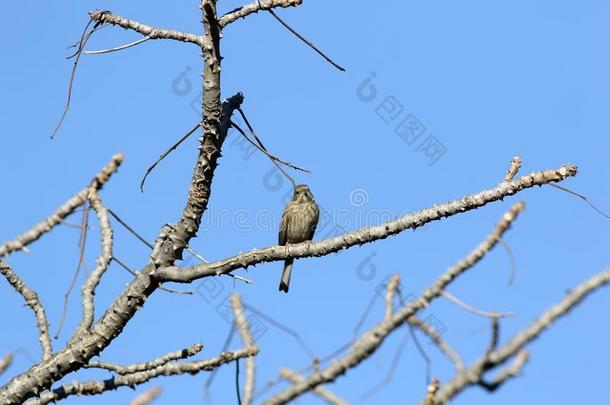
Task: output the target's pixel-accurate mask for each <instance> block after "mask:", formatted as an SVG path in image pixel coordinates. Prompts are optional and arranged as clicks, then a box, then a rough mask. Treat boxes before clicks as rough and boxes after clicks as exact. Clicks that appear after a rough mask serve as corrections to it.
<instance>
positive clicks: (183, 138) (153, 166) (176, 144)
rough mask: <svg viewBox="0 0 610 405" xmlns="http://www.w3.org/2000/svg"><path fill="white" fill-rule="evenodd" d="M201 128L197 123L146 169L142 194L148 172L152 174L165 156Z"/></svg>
mask: <svg viewBox="0 0 610 405" xmlns="http://www.w3.org/2000/svg"><path fill="white" fill-rule="evenodd" d="M200 126H201V123H197V125H195V126H194V127H193V128H192V129H190V130H189V131H188V132H187V133H186V134H184V135H183V136H182V138H180V139H179V140H178V142H176V143H175V144H173V145H172V146H170V147H169V149H167V150H166V151H165V152H163V153H162V154H161V156H159V159H157V161H156V162H155V163H153V164H152V166H150V167H149V168H148V169H146V173H145V174H144V177H142V181H141V182H140V191H141V192H142V193H143V192H144V183H145V182H146V178H147V177H148V175H149V174H150V172H152V171H153V170H154V168H155V167H157V165H158V164H159V163H161V161H162V160H163V159H165V157H166V156H167V155H169V154H170V153H172V151H173V150H175V149H176V148H177V147H178V146H180V144H181V143H182V142H184V141H185V140H186V139H187V138H188V137H189V136H191V135H193V133H194V132H195V131H197V128H199V127H200Z"/></svg>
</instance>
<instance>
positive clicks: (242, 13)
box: [218, 0, 303, 28]
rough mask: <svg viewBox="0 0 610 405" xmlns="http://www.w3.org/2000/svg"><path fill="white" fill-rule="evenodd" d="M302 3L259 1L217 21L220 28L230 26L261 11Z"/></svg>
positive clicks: (300, 0) (291, 0) (274, 0)
mask: <svg viewBox="0 0 610 405" xmlns="http://www.w3.org/2000/svg"><path fill="white" fill-rule="evenodd" d="M302 3H303V0H261V1H255V2H252V3H250V4H246V5H244V6H241V7H239V8H236V9H235V10H232V11H230V12H228V13H226V14H225V15H223V16H222V17H220V19H219V20H218V23H219V24H220V27H221V28H224V27H225V26H227V25H229V24H231V23H232V22H234V21H236V20H238V19H240V18H246V17H247V16H249V15H250V14H253V13H258V12H259V11H261V10H271V9H272V8H275V7H284V8H287V7H296V6H299V5H301V4H302Z"/></svg>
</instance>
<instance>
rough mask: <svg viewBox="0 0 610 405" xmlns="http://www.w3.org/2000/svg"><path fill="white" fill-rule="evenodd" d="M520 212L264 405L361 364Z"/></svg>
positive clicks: (511, 214)
mask: <svg viewBox="0 0 610 405" xmlns="http://www.w3.org/2000/svg"><path fill="white" fill-rule="evenodd" d="M523 208H524V205H523V203H517V204H515V205H514V206H513V207H512V208H511V209H510V210H509V211H508V212H506V213H505V214H504V216H503V217H502V219H501V220H500V221H499V222H498V224H497V225H496V226H495V228H494V230H493V231H492V233H491V234H490V235H489V236H488V237H487V239H485V240H484V241H483V242H482V243H481V244H479V246H477V247H476V248H475V249H474V250H473V251H472V252H470V253H469V254H468V255H467V256H466V257H465V258H464V259H462V260H460V261H459V262H457V263H456V264H455V265H454V266H452V267H450V268H449V269H448V270H447V271H445V273H444V274H442V275H441V277H439V278H438V279H437V280H436V281H435V282H434V283H433V284H432V285H431V286H430V287H428V288H427V289H426V290H424V292H423V294H422V295H421V296H420V297H419V298H417V299H415V300H413V301H411V302H410V303H408V304H407V305H405V306H403V307H402V308H401V309H400V310H399V311H398V312H397V313H396V314H395V315H394V316H393V317H392V318H391V319H389V320H383V321H382V322H380V323H378V324H377V325H375V326H374V327H373V328H372V329H370V330H369V331H368V332H366V333H365V334H364V335H363V336H362V337H360V338H359V339H358V340H356V342H355V343H354V345H353V346H352V349H351V351H350V352H349V353H348V354H346V355H345V356H343V357H342V358H340V359H338V360H337V361H335V362H334V363H333V364H331V365H330V366H328V367H327V368H326V369H324V370H321V371H319V372H317V373H314V374H313V375H311V376H310V377H308V378H306V379H304V380H303V381H302V382H301V383H298V384H295V385H293V386H292V387H290V388H288V389H286V390H284V391H281V392H279V393H277V394H275V395H274V396H272V397H271V398H270V399H269V400H267V401H265V402H264V403H263V404H264V405H279V404H285V403H287V402H289V401H291V400H293V399H295V398H297V397H299V396H301V395H302V394H304V393H306V392H308V391H311V390H312V389H314V388H315V387H317V386H319V385H321V384H326V383H329V382H332V381H334V380H335V379H336V378H337V377H339V376H340V375H342V374H344V373H346V372H347V370H349V369H351V368H354V367H356V366H358V365H359V364H360V363H362V362H363V361H364V360H366V359H367V358H369V357H370V356H371V355H372V354H373V353H374V352H375V351H376V350H377V349H378V348H379V347H380V346H381V344H382V343H383V342H384V340H385V339H386V338H387V337H388V336H389V335H390V333H392V332H393V331H394V330H396V329H398V328H399V327H401V326H402V325H403V324H404V323H405V322H408V320H409V319H410V318H411V317H412V316H414V315H415V314H417V312H419V311H420V310H422V309H424V308H425V307H427V306H428V305H430V303H431V302H432V301H433V300H434V299H436V298H438V297H439V296H440V295H441V292H442V291H443V290H444V289H445V288H446V287H447V286H448V285H449V284H450V283H451V282H452V281H453V280H455V279H456V278H457V277H459V276H460V275H462V274H463V273H464V272H465V271H466V270H468V269H470V268H472V267H473V266H474V265H475V264H476V263H478V262H479V261H480V260H481V259H482V258H483V257H484V256H485V255H486V254H487V253H488V252H489V251H490V250H491V249H493V248H494V246H496V244H497V243H498V240H499V239H500V238H501V237H502V235H503V234H504V232H506V231H507V230H508V228H509V227H510V225H511V223H512V222H513V221H514V220H515V219H516V217H517V216H518V215H519V213H520V212H521V211H522V210H523Z"/></svg>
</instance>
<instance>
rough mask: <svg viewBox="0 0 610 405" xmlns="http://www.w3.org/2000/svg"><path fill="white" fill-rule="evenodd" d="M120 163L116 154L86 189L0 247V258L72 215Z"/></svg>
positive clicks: (118, 154)
mask: <svg viewBox="0 0 610 405" xmlns="http://www.w3.org/2000/svg"><path fill="white" fill-rule="evenodd" d="M121 163H123V154H122V153H117V154H116V155H114V156H113V157H112V159H111V160H110V162H109V163H108V164H107V165H106V166H104V168H103V169H102V170H101V171H100V172H99V173H98V174H97V176H95V177H94V178H93V180H92V181H91V183H90V184H89V186H88V187H86V188H85V189H83V190H82V191H80V192H79V193H77V194H76V195H75V196H74V197H72V198H70V199H69V200H68V201H66V202H65V203H64V204H63V205H62V206H61V207H59V208H58V209H57V211H55V212H54V213H53V214H51V215H50V216H49V217H48V218H46V219H45V220H44V221H42V222H41V223H39V224H37V225H35V226H34V227H33V228H32V229H30V230H28V231H26V232H24V233H23V234H21V235H19V236H18V237H17V238H15V240H12V241H9V242H5V243H4V244H2V245H0V257H3V256H8V255H10V254H11V253H13V252H15V251H18V250H25V249H26V246H27V245H29V244H30V243H32V242H35V241H37V240H38V239H39V238H40V237H41V236H42V235H44V234H45V233H47V232H49V231H50V230H51V229H53V228H54V227H55V226H57V225H58V224H60V223H61V221H63V220H64V219H65V218H66V217H67V216H68V215H70V214H72V213H73V212H74V211H75V210H76V209H77V208H78V207H80V206H81V205H82V204H83V203H84V202H85V201H87V196H88V195H89V188H93V189H95V190H97V191H99V190H101V189H102V187H103V186H104V184H105V183H106V182H107V181H108V180H109V179H110V176H112V174H113V173H115V172H116V171H117V170H118V168H119V166H120V165H121Z"/></svg>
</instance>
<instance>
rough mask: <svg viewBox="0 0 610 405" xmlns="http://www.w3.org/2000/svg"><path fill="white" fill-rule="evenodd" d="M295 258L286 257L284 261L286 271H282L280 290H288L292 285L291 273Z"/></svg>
mask: <svg viewBox="0 0 610 405" xmlns="http://www.w3.org/2000/svg"><path fill="white" fill-rule="evenodd" d="M293 261H294V259H293V258H290V259H286V261H285V262H284V271H283V272H282V279H281V280H280V291H284V292H285V293H287V292H288V286H289V285H290V275H291V273H292V262H293Z"/></svg>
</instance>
